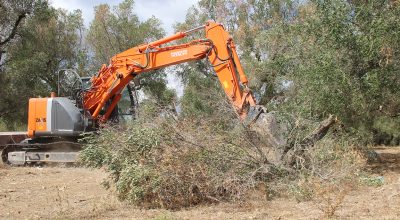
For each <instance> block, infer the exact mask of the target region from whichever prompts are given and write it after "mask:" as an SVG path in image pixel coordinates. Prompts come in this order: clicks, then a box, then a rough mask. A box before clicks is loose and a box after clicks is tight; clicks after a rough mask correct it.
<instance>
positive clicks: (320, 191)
mask: <svg viewBox="0 0 400 220" xmlns="http://www.w3.org/2000/svg"><path fill="white" fill-rule="evenodd" d="M353 188H354V185H353V184H352V183H350V182H342V183H337V184H335V183H326V182H325V183H324V182H319V183H316V185H315V186H314V189H315V195H314V202H315V203H316V204H317V207H318V208H319V209H320V210H321V211H322V212H323V213H324V217H327V218H331V217H333V216H334V215H335V212H336V211H337V210H338V209H340V208H341V206H342V204H343V200H344V198H345V197H346V196H347V195H348V193H349V192H350V191H351V190H352V189H353Z"/></svg>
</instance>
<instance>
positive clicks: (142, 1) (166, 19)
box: [50, 0, 198, 34]
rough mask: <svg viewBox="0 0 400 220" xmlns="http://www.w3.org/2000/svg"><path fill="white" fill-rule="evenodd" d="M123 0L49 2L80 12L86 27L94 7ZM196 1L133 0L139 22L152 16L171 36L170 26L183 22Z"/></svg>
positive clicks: (56, 0)
mask: <svg viewBox="0 0 400 220" xmlns="http://www.w3.org/2000/svg"><path fill="white" fill-rule="evenodd" d="M122 1H123V0H108V1H107V0H50V2H51V4H52V5H53V6H54V7H56V8H64V9H67V10H68V11H73V10H75V9H81V10H82V16H83V19H84V20H85V25H86V26H88V25H89V23H90V21H91V20H92V19H93V18H94V6H96V5H99V4H104V3H107V4H109V5H111V6H113V5H118V3H120V2H122ZM197 2H198V0H135V12H136V13H137V15H138V16H139V18H140V19H141V20H146V19H147V18H150V17H151V16H152V15H154V16H155V17H157V18H159V19H160V20H161V21H162V22H163V27H164V29H165V30H166V32H167V34H173V32H174V31H173V28H172V25H173V24H175V23H176V22H182V21H184V20H185V16H186V11H187V10H188V9H189V8H190V7H191V6H192V5H194V4H196V3H197Z"/></svg>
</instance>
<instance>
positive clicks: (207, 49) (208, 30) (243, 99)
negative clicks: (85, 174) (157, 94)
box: [84, 21, 255, 121]
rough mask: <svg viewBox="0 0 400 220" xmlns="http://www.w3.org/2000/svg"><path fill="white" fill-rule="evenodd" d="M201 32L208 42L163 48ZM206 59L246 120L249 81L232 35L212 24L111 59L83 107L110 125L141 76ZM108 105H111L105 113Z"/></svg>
mask: <svg viewBox="0 0 400 220" xmlns="http://www.w3.org/2000/svg"><path fill="white" fill-rule="evenodd" d="M202 29H204V30H205V34H206V36H205V39H199V40H194V41H191V42H189V43H186V44H180V45H175V46H165V47H161V45H164V44H167V43H170V42H172V41H176V40H178V39H182V38H184V37H186V36H188V35H189V34H190V33H192V32H194V31H199V30H202ZM206 57H207V58H208V59H209V61H210V63H211V64H212V66H213V68H214V70H215V72H216V75H217V76H218V79H219V81H220V83H221V85H222V87H223V89H224V91H225V93H226V95H227V97H228V98H229V99H230V101H231V102H232V105H233V106H234V108H235V110H236V112H237V113H238V114H239V116H240V117H241V118H245V117H246V115H247V108H248V107H249V106H254V105H255V101H254V98H253V96H252V94H251V91H250V90H249V89H248V87H247V83H248V81H247V77H246V75H245V74H244V71H243V69H242V66H241V63H240V61H239V58H238V55H237V52H236V47H235V44H234V42H233V40H232V38H231V37H230V36H229V33H228V32H227V31H225V30H224V27H223V26H222V25H221V24H218V23H215V22H212V21H209V22H207V24H206V25H205V26H201V27H198V28H194V29H192V30H189V31H187V32H178V33H176V34H174V35H172V36H169V37H166V38H163V39H160V40H157V41H154V42H151V43H148V44H144V45H140V46H137V47H133V48H131V49H128V50H126V51H124V52H122V53H120V54H117V55H115V56H114V57H113V58H111V61H110V64H109V65H108V66H105V65H103V67H102V68H101V69H100V71H99V73H98V74H97V76H94V77H93V78H92V79H91V83H92V86H91V88H90V89H89V90H88V91H87V92H86V93H85V96H84V107H85V109H87V110H88V111H89V112H90V114H91V116H92V117H93V118H95V119H98V120H100V121H107V119H108V118H109V116H110V114H111V112H112V111H113V109H114V108H115V106H116V104H117V103H118V101H119V100H120V98H121V92H122V90H123V89H124V88H125V86H126V85H127V84H128V83H129V82H130V81H131V80H132V79H134V78H135V77H136V76H138V75H139V74H141V73H144V72H148V71H151V70H155V69H159V68H162V67H166V66H171V65H175V64H179V63H184V62H188V61H193V60H200V59H203V58H206ZM109 101H111V104H110V105H108V106H107V109H104V108H105V106H106V103H107V102H109ZM101 112H104V114H101Z"/></svg>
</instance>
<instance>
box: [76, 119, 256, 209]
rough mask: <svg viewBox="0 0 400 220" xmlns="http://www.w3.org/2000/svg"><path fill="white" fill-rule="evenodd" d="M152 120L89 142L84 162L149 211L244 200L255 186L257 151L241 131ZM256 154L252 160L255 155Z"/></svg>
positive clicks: (106, 130)
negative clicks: (102, 170) (107, 175)
mask: <svg viewBox="0 0 400 220" xmlns="http://www.w3.org/2000/svg"><path fill="white" fill-rule="evenodd" d="M225 129H227V128H226V127H219V126H218V124H217V123H215V120H180V121H176V120H175V119H172V118H168V117H164V116H153V117H148V116H146V117H145V118H141V119H139V120H137V121H136V122H134V123H131V124H128V125H127V127H126V128H111V127H108V128H104V129H102V130H101V131H100V133H99V134H98V135H92V136H89V137H87V138H86V142H87V144H86V147H85V149H84V150H83V151H82V153H81V161H82V162H83V163H84V164H85V165H87V166H90V167H104V168H105V169H106V170H107V171H108V172H109V173H110V179H109V180H108V182H106V183H105V185H106V186H109V187H115V189H116V192H117V194H118V197H119V198H120V199H121V200H126V201H128V202H130V203H132V204H136V205H140V206H145V207H165V208H169V209H175V208H181V207H186V206H191V205H196V204H200V203H209V202H216V201H221V200H227V199H241V198H243V197H244V193H245V192H246V191H247V190H248V189H249V188H250V187H251V186H252V185H253V184H255V181H256V178H257V177H256V175H254V174H253V172H252V171H254V170H256V167H257V164H258V163H259V162H260V161H257V159H255V158H257V156H254V153H255V149H253V148H252V147H251V145H249V144H248V143H247V142H246V141H249V139H248V138H245V137H243V132H242V131H241V128H240V127H236V128H235V127H230V128H228V130H230V132H226V131H225ZM251 155H253V156H251Z"/></svg>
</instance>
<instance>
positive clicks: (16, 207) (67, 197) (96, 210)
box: [0, 167, 400, 219]
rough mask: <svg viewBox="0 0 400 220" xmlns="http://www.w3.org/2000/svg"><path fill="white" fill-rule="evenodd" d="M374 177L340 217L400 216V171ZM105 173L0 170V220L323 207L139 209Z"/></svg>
mask: <svg viewBox="0 0 400 220" xmlns="http://www.w3.org/2000/svg"><path fill="white" fill-rule="evenodd" d="M380 171H381V172H379V173H374V174H373V175H375V176H379V177H381V178H382V179H383V184H382V185H380V186H362V187H359V188H358V189H356V190H353V191H351V192H349V193H348V194H347V195H346V197H345V198H344V199H343V201H342V203H341V205H340V207H339V208H338V209H337V211H336V212H335V216H334V218H337V219H353V218H357V219H396V218H399V217H400V169H392V170H389V171H386V172H384V171H383V170H380ZM105 177H106V174H105V172H103V171H101V170H91V169H85V168H60V167H46V168H33V167H29V168H28V167H25V168H21V167H19V168H18V167H17V168H14V167H11V168H10V167H8V168H7V167H6V168H1V169H0V187H1V188H0V210H1V211H0V219H76V218H86V219H320V218H321V217H323V216H324V213H323V212H322V211H321V207H320V206H321V204H319V203H317V202H315V201H309V202H300V203H299V202H296V201H295V200H294V199H286V198H279V199H274V200H272V201H266V200H265V198H263V197H261V196H258V197H255V198H254V199H253V200H252V201H250V202H248V203H245V204H219V205H210V206H200V207H193V208H188V209H184V210H180V211H175V212H173V211H168V210H164V209H154V210H148V209H138V208H135V207H132V206H129V205H126V204H124V203H121V202H119V201H118V200H117V199H116V198H115V197H114V196H113V195H112V193H111V192H109V191H107V190H105V189H104V188H103V187H102V186H101V182H102V180H103V179H104V178H105Z"/></svg>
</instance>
